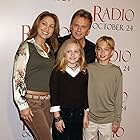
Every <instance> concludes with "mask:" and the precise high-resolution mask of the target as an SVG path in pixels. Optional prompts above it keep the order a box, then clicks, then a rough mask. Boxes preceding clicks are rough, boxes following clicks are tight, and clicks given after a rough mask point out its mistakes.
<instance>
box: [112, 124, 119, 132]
mask: <svg viewBox="0 0 140 140" xmlns="http://www.w3.org/2000/svg"><path fill="white" fill-rule="evenodd" d="M119 127H120V123H119V122H113V123H112V132H113V133H117V131H118V129H119Z"/></svg>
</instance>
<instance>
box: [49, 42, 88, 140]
mask: <svg viewBox="0 0 140 140" xmlns="http://www.w3.org/2000/svg"><path fill="white" fill-rule="evenodd" d="M86 68H87V67H86V63H85V57H84V52H83V49H82V47H81V46H80V44H79V43H78V41H76V40H74V39H68V40H66V41H65V42H64V43H63V45H62V46H61V47H60V49H59V51H58V55H57V59H56V65H55V67H54V70H53V72H52V74H51V78H50V94H51V112H53V114H54V123H53V129H52V135H53V140H82V128H83V127H84V128H86V127H87V126H88V117H87V116H88V97H87V82H88V74H87V69H86Z"/></svg>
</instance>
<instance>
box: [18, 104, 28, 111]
mask: <svg viewBox="0 0 140 140" xmlns="http://www.w3.org/2000/svg"><path fill="white" fill-rule="evenodd" d="M18 108H19V110H20V111H21V110H24V109H26V108H29V105H28V103H27V102H24V103H22V104H18Z"/></svg>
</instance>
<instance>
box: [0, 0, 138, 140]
mask: <svg viewBox="0 0 140 140" xmlns="http://www.w3.org/2000/svg"><path fill="white" fill-rule="evenodd" d="M139 4H140V2H139V1H138V0H123V1H122V0H117V1H116V0H41V1H40V0H24V1H21V0H11V1H9V0H1V4H0V87H1V92H0V139H1V140H33V138H32V136H31V134H30V133H29V131H28V129H27V128H24V127H23V124H22V122H21V121H20V119H19V114H18V112H17V109H16V107H15V105H14V102H13V93H12V84H11V76H12V66H13V59H14V55H15V52H16V50H17V48H18V46H19V44H20V42H21V41H23V40H24V39H26V37H27V33H28V31H29V29H30V27H31V26H32V24H33V21H34V20H35V18H36V17H37V15H39V13H41V12H42V11H45V10H48V11H50V12H53V13H55V14H56V15H57V16H58V17H59V20H60V27H61V30H60V35H61V36H63V35H66V34H68V33H69V24H70V20H71V16H72V14H73V13H74V12H75V11H76V10H78V9H81V8H83V9H86V10H88V11H90V12H91V14H92V16H93V23H92V27H91V31H90V34H89V36H88V37H87V38H88V39H89V40H91V41H93V42H96V40H97V39H98V38H99V37H100V36H102V35H109V36H112V37H113V38H114V39H115V41H116V50H115V53H114V55H113V57H112V59H111V61H112V63H115V64H116V65H118V66H120V68H121V70H122V72H123V75H124V89H123V93H122V94H123V107H122V110H123V112H122V123H121V126H120V128H119V131H118V132H117V134H116V135H115V136H114V140H139V139H140V132H139V131H140V109H139V106H140V101H139V100H140V93H139V92H140V84H139V82H140V74H139V70H140V63H139V59H140V54H139V52H140V45H139V41H140V38H139V33H140V28H139V25H138V24H139V23H140V18H139V13H140V9H139Z"/></svg>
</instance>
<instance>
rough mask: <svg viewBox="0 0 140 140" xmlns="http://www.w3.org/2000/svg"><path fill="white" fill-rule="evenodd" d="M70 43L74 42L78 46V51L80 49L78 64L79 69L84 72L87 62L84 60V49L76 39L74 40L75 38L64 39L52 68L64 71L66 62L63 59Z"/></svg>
mask: <svg viewBox="0 0 140 140" xmlns="http://www.w3.org/2000/svg"><path fill="white" fill-rule="evenodd" d="M72 44H76V45H77V46H78V47H79V51H80V58H79V61H78V63H79V66H80V70H81V71H82V72H84V73H86V69H87V64H86V62H85V54H84V50H83V48H82V46H81V45H80V43H79V42H78V41H76V40H75V39H72V38H70V39H68V40H66V41H65V42H64V43H63V44H62V46H61V47H60V49H59V51H58V53H57V58H56V64H55V66H54V68H55V69H56V70H60V71H63V72H65V68H66V65H67V62H66V61H65V53H66V51H67V49H68V47H70V45H72Z"/></svg>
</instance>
